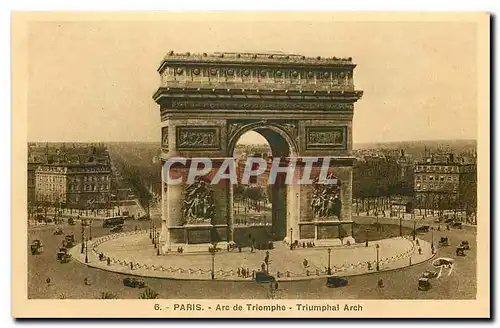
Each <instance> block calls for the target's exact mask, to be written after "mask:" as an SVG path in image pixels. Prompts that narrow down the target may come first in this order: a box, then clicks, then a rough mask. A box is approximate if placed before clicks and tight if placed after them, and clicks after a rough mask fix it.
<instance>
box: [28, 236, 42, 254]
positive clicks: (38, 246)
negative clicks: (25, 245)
mask: <svg viewBox="0 0 500 328" xmlns="http://www.w3.org/2000/svg"><path fill="white" fill-rule="evenodd" d="M30 249H31V254H33V255H36V254H41V253H43V244H42V242H41V241H40V240H38V239H36V240H33V242H32V243H31V246H30Z"/></svg>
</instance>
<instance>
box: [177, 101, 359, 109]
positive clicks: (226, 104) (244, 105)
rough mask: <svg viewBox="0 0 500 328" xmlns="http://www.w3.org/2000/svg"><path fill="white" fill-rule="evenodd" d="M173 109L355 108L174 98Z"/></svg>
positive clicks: (341, 105) (304, 103) (319, 103)
mask: <svg viewBox="0 0 500 328" xmlns="http://www.w3.org/2000/svg"><path fill="white" fill-rule="evenodd" d="M171 108H172V109H207V110H210V109H233V110H235V109H236V110H237V109H242V110H265V109H268V110H273V109H295V110H339V111H349V110H353V108H354V106H353V105H352V104H342V103H340V104H339V103H326V102H297V103H291V102H286V101H274V102H270V101H266V102H265V103H263V102H262V103H261V102H244V101H206V100H203V101H195V100H187V101H186V100H183V101H178V100H173V101H172V103H171Z"/></svg>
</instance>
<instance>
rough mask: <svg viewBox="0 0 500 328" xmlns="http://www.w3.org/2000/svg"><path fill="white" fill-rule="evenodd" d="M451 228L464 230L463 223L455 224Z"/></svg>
mask: <svg viewBox="0 0 500 328" xmlns="http://www.w3.org/2000/svg"><path fill="white" fill-rule="evenodd" d="M451 227H452V228H455V229H462V222H453V223H452V225H451Z"/></svg>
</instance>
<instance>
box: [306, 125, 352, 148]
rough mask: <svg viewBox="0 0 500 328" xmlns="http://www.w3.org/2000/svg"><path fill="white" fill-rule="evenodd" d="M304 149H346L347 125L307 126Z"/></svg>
mask: <svg viewBox="0 0 500 328" xmlns="http://www.w3.org/2000/svg"><path fill="white" fill-rule="evenodd" d="M306 149H339V150H345V149H347V127H345V126H334V127H307V128H306Z"/></svg>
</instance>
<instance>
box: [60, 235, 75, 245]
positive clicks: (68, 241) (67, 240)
mask: <svg viewBox="0 0 500 328" xmlns="http://www.w3.org/2000/svg"><path fill="white" fill-rule="evenodd" d="M62 245H63V247H66V248H71V247H73V246H75V235H66V237H64V240H63V241H62Z"/></svg>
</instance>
